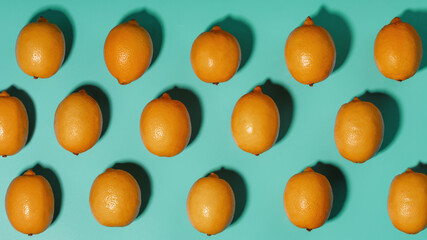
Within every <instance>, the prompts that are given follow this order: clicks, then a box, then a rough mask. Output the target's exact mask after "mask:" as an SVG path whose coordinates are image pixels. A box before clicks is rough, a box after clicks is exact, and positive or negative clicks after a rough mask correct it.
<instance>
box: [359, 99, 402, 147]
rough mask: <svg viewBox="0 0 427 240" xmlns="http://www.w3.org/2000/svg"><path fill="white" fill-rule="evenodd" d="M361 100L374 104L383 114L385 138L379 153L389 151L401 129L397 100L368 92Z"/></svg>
mask: <svg viewBox="0 0 427 240" xmlns="http://www.w3.org/2000/svg"><path fill="white" fill-rule="evenodd" d="M360 100H362V101H367V102H371V103H373V104H374V105H375V106H376V107H377V108H378V109H379V110H380V112H381V115H382V116H383V120H384V138H383V142H382V144H381V147H380V149H379V151H378V152H381V151H383V150H385V149H387V148H388V147H389V146H390V144H391V143H392V142H393V141H394V139H395V137H396V135H397V133H398V132H399V128H400V121H401V120H400V119H401V116H400V109H399V104H398V103H397V101H396V99H394V97H392V96H391V95H390V94H387V93H384V92H372V93H371V92H369V91H366V92H365V93H364V94H363V95H362V96H361V97H360Z"/></svg>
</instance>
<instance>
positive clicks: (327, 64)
mask: <svg viewBox="0 0 427 240" xmlns="http://www.w3.org/2000/svg"><path fill="white" fill-rule="evenodd" d="M335 58H336V52H335V44H334V40H333V39H332V37H331V35H330V34H329V33H328V31H326V30H325V29H324V28H323V27H321V26H315V25H314V22H313V20H312V19H311V18H310V17H307V19H306V20H305V22H304V24H303V25H302V26H300V27H297V28H296V29H295V30H293V31H292V32H291V34H289V37H288V39H287V40H286V45H285V60H286V65H287V67H288V69H289V72H290V73H291V75H292V76H293V77H294V78H295V80H297V81H298V82H300V83H302V84H308V85H310V86H313V84H315V83H318V82H321V81H323V80H325V79H326V78H327V77H328V76H329V75H330V74H331V72H332V70H333V69H334V66H335Z"/></svg>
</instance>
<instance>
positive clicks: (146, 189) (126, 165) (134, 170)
mask: <svg viewBox="0 0 427 240" xmlns="http://www.w3.org/2000/svg"><path fill="white" fill-rule="evenodd" d="M113 168H114V169H121V170H123V171H126V172H128V173H129V174H130V175H132V177H133V178H135V180H136V181H137V182H138V185H139V188H140V189H141V207H140V208H139V213H138V216H137V217H136V218H139V217H140V216H141V215H142V213H143V212H144V210H145V209H146V208H147V206H148V202H149V200H150V196H151V181H150V175H148V172H147V171H146V170H145V169H144V168H143V167H142V166H141V165H139V164H138V163H135V162H130V161H129V162H122V163H116V164H114V166H113Z"/></svg>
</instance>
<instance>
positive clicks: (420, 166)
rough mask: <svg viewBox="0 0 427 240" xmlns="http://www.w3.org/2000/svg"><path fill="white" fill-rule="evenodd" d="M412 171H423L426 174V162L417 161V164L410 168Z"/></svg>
mask: <svg viewBox="0 0 427 240" xmlns="http://www.w3.org/2000/svg"><path fill="white" fill-rule="evenodd" d="M411 169H412V171H414V172H418V173H424V174H426V175H427V163H423V162H421V161H420V162H418V165H417V166H415V167H413V168H411Z"/></svg>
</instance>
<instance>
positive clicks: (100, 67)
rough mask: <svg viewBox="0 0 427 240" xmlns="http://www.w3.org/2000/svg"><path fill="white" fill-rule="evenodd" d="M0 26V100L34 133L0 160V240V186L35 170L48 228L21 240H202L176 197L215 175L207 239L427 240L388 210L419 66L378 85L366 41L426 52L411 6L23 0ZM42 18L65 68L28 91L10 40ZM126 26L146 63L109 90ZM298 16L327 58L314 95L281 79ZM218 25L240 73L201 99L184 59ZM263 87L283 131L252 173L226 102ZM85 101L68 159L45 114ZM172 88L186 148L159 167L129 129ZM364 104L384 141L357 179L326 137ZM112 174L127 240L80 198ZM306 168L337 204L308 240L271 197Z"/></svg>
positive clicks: (416, 9) (8, 231)
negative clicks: (407, 35) (218, 201)
mask: <svg viewBox="0 0 427 240" xmlns="http://www.w3.org/2000/svg"><path fill="white" fill-rule="evenodd" d="M49 9H50V10H49ZM0 12H1V14H0V22H1V29H2V37H1V38H0V49H1V50H0V53H1V54H0V63H1V69H2V77H1V80H0V89H2V90H3V89H9V88H11V87H13V89H12V90H11V93H12V94H13V95H15V96H18V97H19V98H20V99H21V100H22V101H23V102H24V103H25V105H26V107H27V110H28V112H29V114H30V120H31V126H32V131H31V137H30V139H29V141H28V143H27V145H26V146H25V147H24V148H23V149H22V151H21V152H19V153H18V154H16V155H15V156H11V157H7V158H5V159H1V167H0V205H1V207H0V233H1V237H0V238H1V239H28V237H27V236H25V235H23V234H21V233H19V232H17V231H15V230H14V229H13V227H12V226H11V225H10V223H9V221H8V219H7V216H6V212H5V208H4V197H5V194H6V190H7V187H8V185H9V184H10V182H11V181H12V180H13V179H14V178H15V177H17V176H18V175H20V174H21V173H23V172H24V171H25V170H26V169H28V168H33V167H34V166H35V165H36V164H39V166H37V167H36V170H37V171H38V172H39V173H41V174H43V175H45V176H46V177H47V178H48V179H49V181H50V183H51V184H52V186H53V188H54V189H55V196H56V201H57V203H58V202H59V203H60V205H59V204H58V205H57V209H56V210H57V211H56V215H57V217H56V219H55V221H54V222H53V223H52V225H51V226H50V227H49V228H48V229H47V230H46V231H45V232H44V233H42V234H40V235H36V236H33V237H32V238H31V239H44V240H53V239H55V240H56V239H62V240H69V239H70V240H71V239H73V240H74V239H93V238H97V239H201V238H206V237H204V235H203V234H201V233H199V232H198V231H196V230H195V229H194V228H193V227H192V226H191V224H190V222H189V220H188V218H187V213H186V199H187V194H188V192H189V190H190V188H191V186H192V184H193V183H194V182H195V181H196V180H197V179H199V178H200V177H203V176H205V175H206V174H208V173H210V172H212V171H217V170H220V169H221V168H225V170H222V171H221V172H220V176H222V177H224V178H226V179H227V180H228V181H229V182H230V183H231V185H232V187H233V188H234V191H235V194H236V200H237V206H236V216H235V221H234V222H233V223H232V224H231V225H230V226H229V227H228V228H227V229H226V230H225V231H224V232H222V233H220V234H218V235H216V236H213V237H210V238H211V239H212V238H215V239H403V238H405V239H406V238H410V239H426V237H427V231H426V230H425V231H423V232H421V233H419V234H417V235H415V236H409V235H406V234H404V233H402V232H400V231H398V230H396V229H395V228H394V227H393V225H392V224H391V221H390V219H389V217H388V214H387V196H388V190H389V186H390V183H391V180H392V179H393V177H394V176H396V175H397V174H400V173H402V172H404V171H405V170H406V169H407V168H408V167H411V168H412V167H415V166H417V165H418V167H417V168H416V170H417V171H423V172H424V173H426V172H427V165H426V164H427V160H426V158H425V156H426V154H427V148H426V136H427V127H425V126H426V120H427V109H425V102H426V100H427V99H426V98H427V95H426V94H425V91H426V89H427V82H426V81H425V78H426V77H427V68H426V65H427V57H425V58H424V60H423V62H422V66H421V67H420V69H419V71H418V72H417V73H416V75H415V76H414V77H412V78H411V79H409V80H407V81H404V82H403V83H398V82H397V81H394V80H390V79H386V78H385V77H383V76H382V75H381V74H380V72H379V71H378V69H377V67H376V65H375V62H374V58H373V46H374V40H375V37H376V34H377V33H378V31H379V30H380V29H381V28H382V27H383V26H384V25H386V24H388V23H389V22H390V21H391V19H392V18H393V17H395V16H401V17H402V20H403V21H407V22H409V23H411V24H412V25H413V26H414V27H415V28H416V29H417V30H418V32H419V34H420V36H421V38H422V39H423V42H424V43H426V41H427V26H426V25H425V23H426V22H427V3H426V2H425V1H421V0H420V1H386V0H381V1H371V0H360V1H356V2H354V1H268V0H265V1H256V2H251V1H244V0H236V1H228V0H217V1H196V0H193V1H185V0H183V1H164V0H150V1H148V0H147V1H136V0H135V1H133V0H124V1H83V0H76V1H65V0H62V1H59V0H57V1H47V0H38V1H32V0H22V1H15V2H13V3H12V2H9V3H7V4H3V5H2V8H1V10H0ZM41 14H42V15H43V16H45V17H47V18H48V19H49V20H50V21H51V22H54V23H57V24H58V25H59V26H60V27H61V28H62V30H63V31H64V34H65V37H66V41H67V52H68V53H69V54H68V57H67V59H66V61H65V63H64V64H63V66H62V67H61V69H60V70H59V71H58V73H57V74H56V75H54V76H53V77H51V78H49V79H38V80H34V79H32V78H31V77H29V76H27V75H25V74H24V73H23V72H22V71H21V70H20V69H19V67H18V65H17V63H16V60H15V51H14V48H15V42H16V38H17V36H18V34H19V31H20V30H21V29H22V28H23V27H24V26H25V25H26V24H27V23H29V22H30V21H31V20H32V19H36V18H37V17H38V16H39V15H41ZM135 16H136V17H137V20H138V21H139V22H140V24H141V25H143V26H144V27H146V29H147V30H148V31H149V32H150V34H151V36H152V38H153V41H154V49H155V51H154V55H155V60H154V62H153V64H152V65H151V67H150V68H149V69H148V71H147V72H146V73H145V74H144V75H143V76H142V77H141V78H140V79H139V80H137V81H136V82H133V83H132V84H130V85H126V86H121V85H119V84H118V83H117V80H116V79H114V78H113V77H112V76H111V75H110V73H109V72H108V70H107V68H106V66H105V63H104V59H103V45H104V41H105V38H106V36H107V34H108V32H109V31H110V30H111V29H112V28H113V27H114V26H116V25H117V24H119V23H120V22H122V21H123V20H125V19H129V18H132V17H135ZM307 16H312V17H313V19H314V22H315V24H317V25H321V26H323V27H325V28H326V29H327V30H328V31H329V32H330V33H331V35H332V37H333V39H334V41H335V44H336V46H337V64H336V67H335V71H334V72H333V73H332V74H331V76H330V77H329V78H328V79H327V80H325V81H324V82H322V83H319V84H316V85H315V86H314V87H312V88H310V87H308V86H305V85H302V84H300V83H298V82H296V81H295V80H294V79H293V78H292V76H291V75H290V73H289V71H288V70H287V68H286V64H285V59H284V46H285V41H286V38H287V36H288V34H289V33H290V32H291V31H292V30H293V29H294V28H296V27H297V26H299V25H300V24H302V22H303V21H304V19H305V18H306V17H307ZM218 22H220V26H222V27H223V28H224V29H225V30H228V31H230V32H231V33H233V34H235V36H236V37H237V39H238V40H239V41H240V44H241V46H242V56H243V62H242V66H241V68H240V70H239V71H238V72H237V74H236V75H235V76H234V77H233V78H232V79H231V80H230V81H228V82H227V83H224V84H220V85H219V86H215V85H212V84H206V83H204V82H202V81H200V80H199V79H198V78H197V77H196V75H195V74H194V72H193V70H192V68H191V63H190V49H191V45H192V43H193V41H194V39H195V38H196V37H197V36H198V35H199V34H200V33H202V32H203V31H206V30H208V28H209V27H210V26H212V25H213V24H215V23H218ZM424 48H425V49H427V44H424ZM267 80H270V82H268V83H266V82H267ZM263 84H266V85H264V86H263V89H264V92H266V93H267V94H269V95H270V96H272V97H273V99H274V100H275V101H276V103H277V105H278V107H279V111H280V114H281V118H282V122H281V124H282V126H281V133H280V137H279V140H278V142H277V143H276V144H275V145H274V147H273V148H271V149H270V150H269V151H267V152H265V153H264V154H261V155H260V156H258V157H255V156H253V155H251V154H248V153H246V152H243V151H242V150H240V149H239V148H238V147H237V145H236V144H235V143H234V141H233V138H232V135H231V130H230V121H231V113H232V110H233V107H234V104H235V103H236V101H237V100H238V99H239V98H240V97H241V96H242V95H243V94H245V93H247V92H249V91H251V90H252V89H253V88H254V87H255V86H256V85H263ZM85 85H86V86H87V85H90V87H89V88H88V89H89V90H90V91H89V92H90V93H91V94H92V95H93V96H94V97H95V98H96V99H97V100H98V101H99V102H100V105H101V107H102V109H103V111H104V114H105V115H104V118H105V119H104V120H105V122H104V123H105V125H106V130H105V132H104V134H103V136H102V137H101V139H100V140H99V142H98V143H97V144H96V145H95V146H94V147H93V148H92V149H90V150H89V151H87V152H85V153H83V154H81V155H79V156H77V157H76V156H74V155H73V154H71V153H69V152H67V151H66V150H64V149H63V148H62V147H61V146H60V145H59V144H58V142H57V141H56V138H55V133H54V129H53V121H54V113H55V110H56V108H57V106H58V104H59V103H60V102H61V101H62V100H63V99H64V98H65V97H66V96H67V95H68V94H70V93H71V92H73V91H75V90H76V89H78V88H80V87H81V86H85ZM174 87H178V89H175V90H173V91H172V95H173V96H172V97H174V98H176V99H181V100H182V101H183V102H184V103H185V104H186V106H187V108H188V110H189V112H190V115H191V117H192V122H193V134H194V135H195V136H194V135H193V137H192V138H193V141H192V142H191V144H190V145H189V146H188V147H187V148H186V149H185V150H184V151H183V152H182V153H181V154H179V155H178V156H176V157H172V158H160V157H157V156H154V155H152V154H151V153H149V152H148V151H147V150H146V148H145V147H144V145H143V144H142V141H141V138H140V134H139V118H140V114H141V112H142V109H143V108H144V106H145V105H146V104H147V103H148V102H150V101H151V100H152V99H154V98H156V97H158V96H159V95H161V94H162V93H163V92H165V91H167V90H171V89H173V88H174ZM367 91H369V93H366V92H367ZM362 95H363V97H362V99H364V100H369V101H372V102H373V103H375V104H376V105H377V106H378V108H379V109H380V110H381V112H382V113H383V117H384V120H385V139H384V143H383V147H382V149H381V150H380V152H379V153H378V154H377V155H376V156H375V157H374V158H372V159H371V160H369V161H368V162H366V163H364V164H360V165H358V164H354V163H351V162H349V161H347V160H345V159H344V158H342V157H341V156H340V154H339V153H338V151H337V149H336V146H335V143H334V138H333V128H334V122H335V117H336V113H337V111H338V109H339V107H340V106H341V105H342V104H344V103H346V102H348V101H350V100H351V99H352V98H353V97H355V96H362ZM320 162H321V163H322V164H319V163H320ZM117 163H127V164H122V165H120V166H119V167H122V168H125V169H129V168H131V169H132V172H133V173H134V174H135V173H136V175H137V179H138V180H139V181H140V182H141V183H142V184H141V188H142V195H143V211H142V213H141V214H140V216H139V217H138V218H137V219H136V220H135V221H134V222H133V223H132V224H131V225H129V226H127V227H125V228H107V227H103V226H101V225H100V224H98V223H97V222H96V221H95V219H94V218H93V216H92V214H91V211H90V207H89V191H90V188H91V185H92V182H93V180H94V179H95V178H96V177H97V176H98V175H99V174H101V173H102V172H103V171H104V170H105V169H106V168H108V167H111V166H113V165H115V164H117ZM316 164H317V166H316V167H315V169H316V170H318V171H320V172H322V173H324V174H325V175H326V176H327V177H328V178H329V180H330V182H331V184H332V186H333V191H334V198H335V201H334V208H333V211H332V214H331V217H330V219H329V220H328V221H327V222H326V224H325V225H324V226H322V227H321V228H319V229H315V230H313V231H312V232H310V233H308V232H307V231H305V230H303V229H299V228H297V227H295V226H294V225H292V224H291V223H290V221H289V220H288V218H287V217H286V214H285V211H284V207H283V192H284V188H285V185H286V182H287V180H288V179H289V178H290V177H291V176H292V175H294V174H296V173H299V172H301V171H302V170H303V169H304V168H306V167H307V166H315V165H316Z"/></svg>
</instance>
